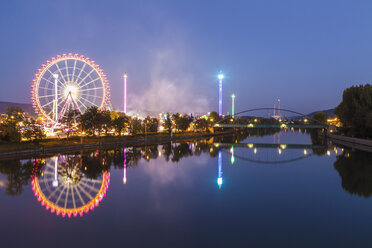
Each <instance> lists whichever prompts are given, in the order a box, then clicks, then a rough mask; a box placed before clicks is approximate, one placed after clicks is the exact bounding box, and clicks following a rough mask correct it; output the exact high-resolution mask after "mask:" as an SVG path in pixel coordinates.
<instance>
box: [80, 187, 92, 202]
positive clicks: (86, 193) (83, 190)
mask: <svg viewBox="0 0 372 248" xmlns="http://www.w3.org/2000/svg"><path fill="white" fill-rule="evenodd" d="M77 186H78V188H79V189H80V190H81V191H82V192H83V193H84V194H85V195H86V196H88V197H89V199H90V200H92V199H93V196H92V195H91V194H89V193H88V192H87V191H86V190H85V189H84V188H83V187H81V186H80V185H79V184H78V185H77Z"/></svg>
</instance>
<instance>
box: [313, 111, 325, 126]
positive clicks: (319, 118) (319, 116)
mask: <svg viewBox="0 0 372 248" xmlns="http://www.w3.org/2000/svg"><path fill="white" fill-rule="evenodd" d="M327 119H328V115H327V114H326V113H324V112H317V113H315V114H314V115H313V116H312V117H311V123H313V124H317V125H319V124H323V125H327Z"/></svg>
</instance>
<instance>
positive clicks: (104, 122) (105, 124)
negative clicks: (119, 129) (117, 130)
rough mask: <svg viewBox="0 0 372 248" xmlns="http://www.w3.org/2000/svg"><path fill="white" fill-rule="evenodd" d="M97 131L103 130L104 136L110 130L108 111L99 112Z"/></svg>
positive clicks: (110, 123) (109, 114)
mask: <svg viewBox="0 0 372 248" xmlns="http://www.w3.org/2000/svg"><path fill="white" fill-rule="evenodd" d="M99 124H100V127H99V129H104V130H105V134H106V135H107V132H108V130H109V129H111V128H112V121H111V113H110V111H109V110H106V111H101V112H100V114H99Z"/></svg>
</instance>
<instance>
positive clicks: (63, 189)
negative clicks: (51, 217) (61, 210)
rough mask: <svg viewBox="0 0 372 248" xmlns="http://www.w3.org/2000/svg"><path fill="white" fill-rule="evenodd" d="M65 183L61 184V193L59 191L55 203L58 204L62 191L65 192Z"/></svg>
mask: <svg viewBox="0 0 372 248" xmlns="http://www.w3.org/2000/svg"><path fill="white" fill-rule="evenodd" d="M65 189H66V185H63V188H62V190H61V193H59V195H58V198H57V201H56V204H57V205H58V202H59V200H60V199H61V196H62V193H63V192H65Z"/></svg>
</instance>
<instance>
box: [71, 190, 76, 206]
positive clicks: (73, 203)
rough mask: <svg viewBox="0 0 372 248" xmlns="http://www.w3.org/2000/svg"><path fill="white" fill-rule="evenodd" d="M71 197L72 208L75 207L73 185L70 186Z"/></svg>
mask: <svg viewBox="0 0 372 248" xmlns="http://www.w3.org/2000/svg"><path fill="white" fill-rule="evenodd" d="M71 198H72V205H73V207H74V208H76V203H75V195H74V187H71Z"/></svg>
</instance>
